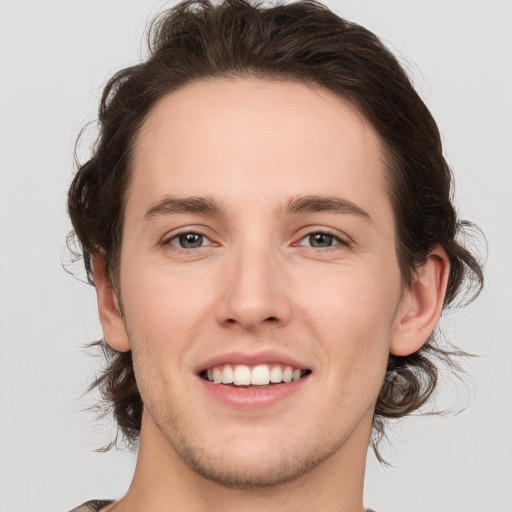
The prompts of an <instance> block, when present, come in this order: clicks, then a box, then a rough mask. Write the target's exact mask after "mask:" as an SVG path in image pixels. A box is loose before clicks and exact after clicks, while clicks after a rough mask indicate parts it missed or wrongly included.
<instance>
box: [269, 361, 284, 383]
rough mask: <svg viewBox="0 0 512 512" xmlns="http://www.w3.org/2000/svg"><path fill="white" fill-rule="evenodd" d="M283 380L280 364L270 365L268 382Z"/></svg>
mask: <svg viewBox="0 0 512 512" xmlns="http://www.w3.org/2000/svg"><path fill="white" fill-rule="evenodd" d="M282 380H283V370H282V369H281V366H280V365H278V364H275V365H274V366H272V369H271V370H270V382H273V383H278V382H282Z"/></svg>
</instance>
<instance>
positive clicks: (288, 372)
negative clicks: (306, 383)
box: [283, 366, 293, 382]
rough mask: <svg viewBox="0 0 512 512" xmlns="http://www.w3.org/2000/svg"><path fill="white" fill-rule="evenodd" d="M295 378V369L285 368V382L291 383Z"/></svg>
mask: <svg viewBox="0 0 512 512" xmlns="http://www.w3.org/2000/svg"><path fill="white" fill-rule="evenodd" d="M292 378H293V368H292V367H291V366H285V368H284V370H283V382H291V381H292Z"/></svg>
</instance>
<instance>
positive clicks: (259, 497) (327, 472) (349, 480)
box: [113, 414, 369, 512]
mask: <svg viewBox="0 0 512 512" xmlns="http://www.w3.org/2000/svg"><path fill="white" fill-rule="evenodd" d="M148 416H149V415H146V414H145V415H144V419H143V424H142V430H141V437H140V446H139V454H138V458H137V465H136V469H135V474H134V477H133V480H132V483H131V485H130V488H129V490H128V492H127V494H126V496H125V497H124V498H122V499H121V500H120V501H119V502H117V504H116V505H115V506H114V509H113V512H114V511H115V512H124V511H126V512H127V511H132V510H152V511H154V512H171V511H175V510H180V511H184V512H186V511H198V510H208V512H220V511H222V512H235V511H236V512H238V511H239V510H244V512H253V511H261V510H263V509H264V510H266V511H268V512H278V511H279V512H284V511H289V510H294V511H295V512H302V511H304V512H306V511H307V512H310V511H311V510H312V509H313V510H322V511H324V512H362V511H363V504H362V496H363V481H364V470H365V460H366V450H367V446H368V436H369V428H361V429H359V430H358V431H356V432H355V433H354V434H353V435H352V436H351V438H350V439H349V440H347V442H345V443H344V444H343V446H342V447H341V448H340V449H339V450H337V451H336V452H335V453H334V454H332V455H331V456H330V457H329V458H328V459H326V460H324V461H323V462H322V463H320V464H319V465H317V466H316V467H314V468H313V469H311V470H310V471H308V472H307V473H305V474H304V475H302V476H301V477H299V478H297V479H295V480H293V481H291V482H287V483H284V484H279V485H275V486H270V487H263V488H261V487H258V488H244V489H232V488H227V487H225V486H222V485H219V484H217V483H215V482H213V481H211V480H208V479H206V478H204V477H203V476H201V475H199V474H197V473H196V472H195V471H194V470H193V469H191V468H189V467H188V466H187V465H186V464H185V463H184V462H183V461H182V460H181V459H180V458H179V457H178V455H177V454H176V452H175V451H174V450H173V448H172V447H171V446H169V444H168V442H167V440H166V439H165V437H164V436H163V434H162V433H161V432H160V430H159V429H158V427H157V426H156V425H155V424H154V423H153V421H152V420H151V418H149V417H148ZM361 431H363V432H361Z"/></svg>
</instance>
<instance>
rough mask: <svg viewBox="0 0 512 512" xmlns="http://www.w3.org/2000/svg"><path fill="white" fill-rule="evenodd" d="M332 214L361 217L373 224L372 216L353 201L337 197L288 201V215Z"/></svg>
mask: <svg viewBox="0 0 512 512" xmlns="http://www.w3.org/2000/svg"><path fill="white" fill-rule="evenodd" d="M315 212H332V213H341V214H350V215H355V216H357V217H361V218H363V219H365V220H367V221H368V222H370V223H372V218H371V217H370V214H369V213H368V212H367V211H366V210H363V209H362V208H361V207H360V206H357V205H356V204H355V203H353V202H352V201H349V200H348V199H344V198H341V197H335V196H314V195H313V196H294V197H291V198H290V199H289V200H288V204H287V207H286V213H289V214H297V213H315Z"/></svg>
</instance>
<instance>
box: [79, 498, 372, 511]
mask: <svg viewBox="0 0 512 512" xmlns="http://www.w3.org/2000/svg"><path fill="white" fill-rule="evenodd" d="M112 503H114V502H113V501H112V500H92V501H88V502H86V503H84V504H82V505H80V506H79V507H76V508H74V509H73V510H70V511H69V512H99V511H101V509H102V508H103V507H106V506H107V505H111V504H112ZM365 512H376V511H375V510H372V509H370V508H367V509H365Z"/></svg>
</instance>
